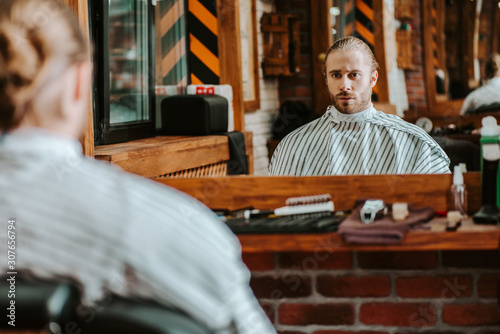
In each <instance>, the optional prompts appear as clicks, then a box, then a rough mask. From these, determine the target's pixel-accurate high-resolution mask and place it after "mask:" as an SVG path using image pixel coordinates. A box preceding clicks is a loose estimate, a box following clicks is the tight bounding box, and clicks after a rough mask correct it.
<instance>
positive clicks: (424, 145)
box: [269, 106, 450, 176]
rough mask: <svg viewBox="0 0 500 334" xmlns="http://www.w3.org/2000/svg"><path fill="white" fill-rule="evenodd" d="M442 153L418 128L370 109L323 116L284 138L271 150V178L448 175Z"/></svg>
mask: <svg viewBox="0 0 500 334" xmlns="http://www.w3.org/2000/svg"><path fill="white" fill-rule="evenodd" d="M449 163H450V160H449V158H448V157H447V156H446V153H444V151H443V150H442V149H441V147H440V146H439V145H438V144H437V143H436V142H435V141H434V140H433V139H432V138H431V137H430V136H429V135H428V134H427V133H426V132H425V131H424V130H423V129H421V128H419V127H418V126H416V125H413V124H410V123H408V122H405V121H404V120H402V119H401V118H399V117H398V116H395V115H388V114H385V113H383V112H381V111H377V110H375V108H373V106H371V107H370V108H368V109H366V110H363V111H361V112H359V113H356V114H351V115H347V114H342V113H340V112H338V111H337V110H336V109H335V108H334V107H333V106H330V107H329V108H328V109H327V111H326V112H325V114H324V115H323V116H322V117H320V118H318V119H317V120H314V121H312V122H310V123H307V124H305V125H304V126H302V127H300V128H298V129H296V130H295V131H293V132H291V133H290V134H288V135H287V136H286V137H285V138H284V139H283V140H282V141H281V142H280V144H279V145H278V147H277V148H276V150H275V151H274V154H273V157H272V159H271V163H270V165H269V173H270V174H271V175H294V176H307V175H349V174H424V173H450V170H449V168H448V165H449Z"/></svg>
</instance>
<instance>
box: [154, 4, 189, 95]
mask: <svg viewBox="0 0 500 334" xmlns="http://www.w3.org/2000/svg"><path fill="white" fill-rule="evenodd" d="M159 5H160V18H161V21H160V29H161V50H162V63H161V70H162V81H163V84H164V85H176V86H187V80H188V77H187V54H186V44H187V43H186V15H185V6H184V0H166V1H160V2H159Z"/></svg>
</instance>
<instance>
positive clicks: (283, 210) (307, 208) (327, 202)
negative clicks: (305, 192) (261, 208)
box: [274, 194, 335, 216]
mask: <svg viewBox="0 0 500 334" xmlns="http://www.w3.org/2000/svg"><path fill="white" fill-rule="evenodd" d="M285 203H286V206H283V207H280V208H277V209H275V210H274V214H275V215H276V216H287V215H301V214H307V213H320V212H333V211H334V207H335V206H334V205H333V200H332V196H331V195H330V194H321V195H312V196H301V197H290V198H289V199H287V200H286V202H285Z"/></svg>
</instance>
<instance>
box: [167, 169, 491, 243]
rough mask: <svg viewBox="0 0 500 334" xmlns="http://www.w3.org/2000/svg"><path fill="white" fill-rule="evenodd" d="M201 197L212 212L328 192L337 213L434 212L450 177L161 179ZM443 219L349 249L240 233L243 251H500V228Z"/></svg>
mask: <svg viewBox="0 0 500 334" xmlns="http://www.w3.org/2000/svg"><path fill="white" fill-rule="evenodd" d="M464 179H465V184H466V185H467V188H468V192H469V201H468V204H469V212H470V213H475V212H476V211H477V210H479V208H480V206H481V199H480V197H481V195H480V191H481V186H480V174H479V173H467V174H465V177H464ZM158 182H161V183H163V184H166V185H170V186H172V187H174V188H177V189H179V190H181V191H183V192H186V193H188V194H190V195H192V196H193V197H195V198H197V199H199V200H200V201H202V202H203V203H205V204H206V205H207V206H208V207H210V208H218V209H220V208H227V209H230V210H236V209H239V208H243V207H247V206H253V207H254V208H257V209H273V208H276V207H279V206H283V205H284V203H285V200H286V199H287V198H289V197H295V196H305V195H314V194H322V193H329V194H331V195H332V196H333V198H334V202H335V208H336V209H337V210H346V209H351V208H352V205H353V204H354V201H355V200H356V199H359V198H380V199H383V200H385V201H387V202H396V201H398V202H408V203H411V204H412V205H413V206H414V207H422V206H430V207H432V208H433V209H434V210H436V211H446V210H447V209H448V208H450V207H451V198H450V195H449V189H450V187H451V184H452V175H451V174H445V175H373V176H360V175H358V176H314V177H252V176H236V177H224V178H210V179H202V178H198V179H184V180H176V179H166V180H158ZM444 223H445V220H444V219H435V220H433V222H432V229H431V230H421V231H411V232H409V233H407V235H406V237H405V239H404V240H403V242H402V243H401V244H399V245H348V244H345V243H343V242H342V240H341V238H340V236H339V235H338V234H337V233H318V234H280V235H276V234H265V235H239V236H238V238H239V239H240V242H241V245H242V249H243V251H244V252H292V251H308V252H317V251H352V250H358V251H375V250H376V251H395V250H396V251H410V250H411V251H415V250H461V249H464V250H488V249H489V250H491V249H498V248H499V239H500V227H499V226H492V225H476V224H473V223H472V221H470V220H468V221H465V222H464V226H463V227H461V228H460V229H459V230H458V231H457V232H446V231H444Z"/></svg>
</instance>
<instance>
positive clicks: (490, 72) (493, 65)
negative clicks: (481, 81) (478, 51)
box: [484, 53, 500, 79]
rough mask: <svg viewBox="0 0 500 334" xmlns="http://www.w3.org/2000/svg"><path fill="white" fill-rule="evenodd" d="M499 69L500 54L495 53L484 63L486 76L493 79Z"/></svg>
mask: <svg viewBox="0 0 500 334" xmlns="http://www.w3.org/2000/svg"><path fill="white" fill-rule="evenodd" d="M498 71H500V54H498V53H494V54H492V55H491V56H490V57H489V58H488V60H487V61H486V64H485V65H484V72H485V74H486V78H488V79H491V78H493V77H495V76H496V75H497V74H498Z"/></svg>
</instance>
